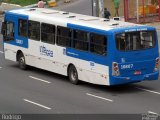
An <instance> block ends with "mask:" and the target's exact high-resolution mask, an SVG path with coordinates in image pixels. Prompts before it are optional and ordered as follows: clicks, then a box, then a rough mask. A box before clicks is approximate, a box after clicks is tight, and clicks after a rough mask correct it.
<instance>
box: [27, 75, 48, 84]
mask: <svg viewBox="0 0 160 120" xmlns="http://www.w3.org/2000/svg"><path fill="white" fill-rule="evenodd" d="M29 77H30V78H32V79H34V80H38V81H41V82H45V83H48V84H49V83H51V82H49V81H46V80H42V79H40V78H36V77H33V76H29Z"/></svg>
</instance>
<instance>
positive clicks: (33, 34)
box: [28, 21, 40, 41]
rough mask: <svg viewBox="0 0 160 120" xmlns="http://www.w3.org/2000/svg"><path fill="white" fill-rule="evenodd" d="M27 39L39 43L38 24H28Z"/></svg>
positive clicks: (33, 22) (30, 22) (31, 22)
mask: <svg viewBox="0 0 160 120" xmlns="http://www.w3.org/2000/svg"><path fill="white" fill-rule="evenodd" d="M28 37H29V38H30V39H32V40H36V41H40V22H36V21H29V22H28Z"/></svg>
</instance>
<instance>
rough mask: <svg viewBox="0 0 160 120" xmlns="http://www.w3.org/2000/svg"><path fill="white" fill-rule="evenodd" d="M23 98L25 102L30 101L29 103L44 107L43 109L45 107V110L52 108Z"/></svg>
mask: <svg viewBox="0 0 160 120" xmlns="http://www.w3.org/2000/svg"><path fill="white" fill-rule="evenodd" d="M23 100H24V101H26V102H28V103H31V104H34V105H37V106H39V107H42V108H45V109H47V110H51V109H52V108H49V107H46V106H44V105H41V104H39V103H36V102H33V101H30V100H27V99H23Z"/></svg>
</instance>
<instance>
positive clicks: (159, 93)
mask: <svg viewBox="0 0 160 120" xmlns="http://www.w3.org/2000/svg"><path fill="white" fill-rule="evenodd" d="M135 88H137V89H139V90H143V91H147V92H150V93H154V94H158V95H160V92H156V91H152V90H147V89H144V88H139V87H135Z"/></svg>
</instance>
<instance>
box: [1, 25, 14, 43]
mask: <svg viewBox="0 0 160 120" xmlns="http://www.w3.org/2000/svg"><path fill="white" fill-rule="evenodd" d="M2 27H3V28H2V29H3V31H4V33H3V36H4V41H11V40H14V23H13V22H6V23H5V25H4V26H2Z"/></svg>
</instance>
